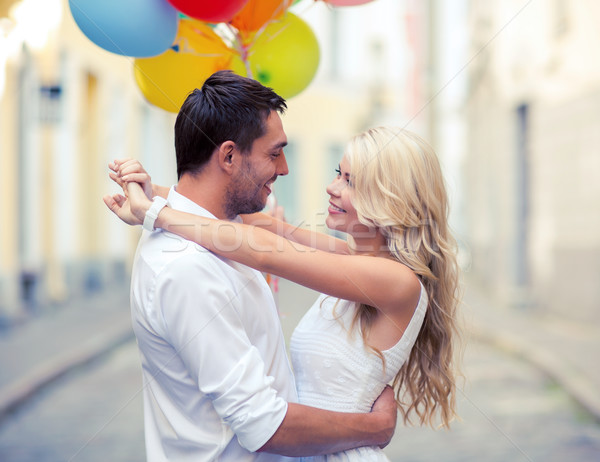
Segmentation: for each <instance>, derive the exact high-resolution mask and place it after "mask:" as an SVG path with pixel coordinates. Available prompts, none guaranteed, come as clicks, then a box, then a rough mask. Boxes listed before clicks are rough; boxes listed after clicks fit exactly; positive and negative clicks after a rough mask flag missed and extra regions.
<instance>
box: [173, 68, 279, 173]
mask: <svg viewBox="0 0 600 462" xmlns="http://www.w3.org/2000/svg"><path fill="white" fill-rule="evenodd" d="M285 109H287V105H286V104H285V100H284V99H283V98H282V97H281V96H279V95H278V94H277V93H275V92H274V91H273V90H272V89H270V88H267V87H265V86H263V85H262V84H260V83H259V82H257V81H256V80H252V79H249V78H246V77H241V76H239V75H237V74H234V73H233V72H232V71H229V70H226V71H218V72H215V73H214V74H213V75H211V76H210V77H209V78H208V79H206V81H205V82H204V85H202V88H200V89H198V88H196V89H195V90H194V91H193V92H192V93H190V95H189V96H188V97H187V98H186V100H185V102H184V103H183V105H182V106H181V109H180V110H179V114H178V115H177V120H176V121H175V154H176V157H177V177H178V178H181V176H182V175H183V174H184V173H192V174H195V173H198V172H199V171H200V170H201V169H202V167H203V166H204V164H205V163H206V162H207V161H208V159H210V156H211V155H212V153H213V152H214V150H215V148H216V147H217V146H219V145H220V144H221V143H223V142H225V141H229V140H231V141H233V142H235V144H236V145H237V147H238V148H239V149H240V150H241V151H242V152H248V151H249V150H250V149H251V148H252V143H253V142H254V140H255V139H257V138H260V137H261V136H263V135H264V134H265V121H266V120H267V117H268V116H269V114H270V113H271V111H278V112H279V113H283V112H284V111H285Z"/></svg>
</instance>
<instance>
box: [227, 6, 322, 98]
mask: <svg viewBox="0 0 600 462" xmlns="http://www.w3.org/2000/svg"><path fill="white" fill-rule="evenodd" d="M246 63H248V64H249V66H246ZM247 67H249V68H250V74H249V73H248V72H247ZM318 67H319V43H318V42H317V38H316V37H315V34H314V33H313V31H312V30H311V28H310V27H309V26H308V24H306V23H305V22H304V21H303V20H302V19H300V18H299V17H298V16H296V15H295V14H293V13H290V12H287V13H286V14H285V15H284V16H283V17H282V18H280V19H279V20H276V21H272V22H271V23H269V24H268V25H267V27H266V28H265V30H264V31H263V32H262V33H260V34H258V35H257V36H254V37H253V38H252V40H251V42H250V44H249V48H248V49H247V59H246V60H243V59H241V58H239V57H235V58H234V59H233V60H232V62H231V65H230V68H231V69H232V70H233V71H234V72H236V73H238V74H240V75H244V76H247V77H252V78H254V79H256V80H258V81H259V82H260V83H262V84H263V85H265V86H267V87H271V88H273V90H275V92H276V93H278V94H279V95H281V96H282V97H284V98H291V97H292V96H295V95H297V94H298V93H300V92H301V91H302V90H304V89H305V88H306V87H307V86H308V84H309V83H310V82H311V81H312V79H313V77H314V76H315V74H316V72H317V68H318Z"/></svg>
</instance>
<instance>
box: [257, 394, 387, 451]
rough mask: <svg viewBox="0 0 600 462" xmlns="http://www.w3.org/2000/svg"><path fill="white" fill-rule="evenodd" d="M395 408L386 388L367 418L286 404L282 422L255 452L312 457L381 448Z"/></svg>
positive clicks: (363, 415)
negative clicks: (364, 447) (362, 448)
mask: <svg viewBox="0 0 600 462" xmlns="http://www.w3.org/2000/svg"><path fill="white" fill-rule="evenodd" d="M396 416H397V408H396V401H395V400H394V392H393V390H392V388H390V387H389V386H388V387H386V388H385V389H384V391H383V393H382V394H381V396H380V397H379V398H378V399H377V401H376V402H375V404H374V405H373V410H372V411H371V412H370V413H368V414H358V413H356V414H352V413H344V412H332V411H325V410H322V409H316V408H313V407H308V406H303V405H301V404H294V403H289V404H288V410H287V413H286V415H285V418H284V419H283V422H282V423H281V425H280V426H279V428H278V429H277V431H276V432H275V434H274V435H273V436H272V437H271V439H269V441H267V443H266V444H265V445H264V446H263V447H261V448H260V449H259V451H264V452H273V453H276V454H281V455H285V456H296V457H297V456H313V455H319V454H329V453H332V452H339V451H345V450H347V449H352V448H356V447H359V446H381V447H385V446H386V445H387V444H388V443H389V442H390V440H391V439H392V436H393V434H394V429H395V427H396Z"/></svg>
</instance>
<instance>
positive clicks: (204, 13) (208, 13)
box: [98, 0, 248, 22]
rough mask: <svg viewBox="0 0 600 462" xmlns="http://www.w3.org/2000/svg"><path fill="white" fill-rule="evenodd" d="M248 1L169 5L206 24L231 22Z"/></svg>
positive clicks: (179, 0) (183, 0)
mask: <svg viewBox="0 0 600 462" xmlns="http://www.w3.org/2000/svg"><path fill="white" fill-rule="evenodd" d="M98 1H99V0H98ZM247 1H248V0H169V3H171V5H173V6H174V7H175V8H177V9H178V10H179V11H181V12H182V13H184V14H186V15H187V16H190V17H192V18H196V19H200V20H202V21H206V22H229V21H231V18H233V17H234V16H235V15H236V14H237V13H238V12H239V11H240V10H241V9H242V8H243V7H244V5H245V4H246V2H247Z"/></svg>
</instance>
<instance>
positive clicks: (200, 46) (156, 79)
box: [134, 20, 232, 112]
mask: <svg viewBox="0 0 600 462" xmlns="http://www.w3.org/2000/svg"><path fill="white" fill-rule="evenodd" d="M173 48H175V49H170V50H167V51H166V52H165V53H163V54H161V55H159V56H155V57H153V58H138V59H136V60H135V63H134V75H135V81H136V83H137V85H138V87H139V88H140V90H141V91H142V93H143V95H144V97H145V98H146V99H147V100H148V102H150V103H152V104H154V105H155V106H158V107H160V108H162V109H165V110H166V111H170V112H178V111H179V108H180V107H181V105H182V104H183V102H184V101H185V98H186V97H187V95H188V94H189V93H190V92H191V91H192V90H194V89H195V88H199V87H201V86H202V84H203V83H204V81H205V80H206V79H207V78H208V77H209V76H210V75H211V74H213V73H214V72H216V71H218V70H219V69H226V68H227V67H228V66H229V63H230V61H231V56H232V55H231V53H232V52H231V50H230V49H229V48H227V45H225V43H224V42H223V40H221V38H220V37H219V36H218V35H217V34H215V32H214V31H213V30H212V29H211V28H210V27H209V26H208V25H207V24H204V23H201V22H199V21H194V20H182V21H181V23H180V26H179V33H178V34H177V39H176V46H175V47H173Z"/></svg>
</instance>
